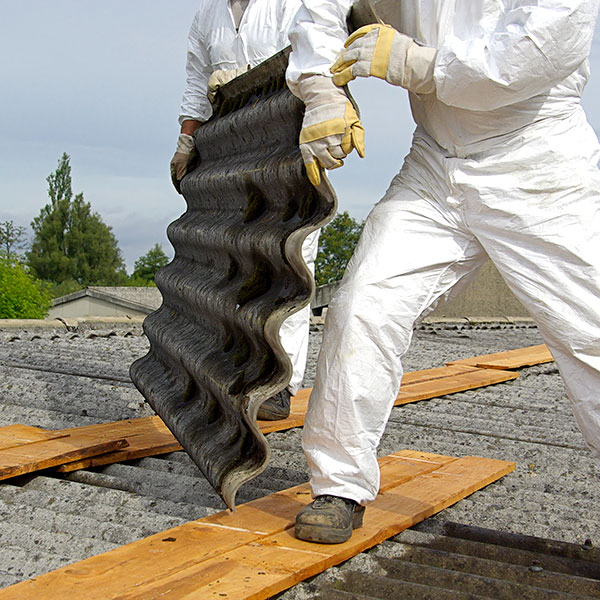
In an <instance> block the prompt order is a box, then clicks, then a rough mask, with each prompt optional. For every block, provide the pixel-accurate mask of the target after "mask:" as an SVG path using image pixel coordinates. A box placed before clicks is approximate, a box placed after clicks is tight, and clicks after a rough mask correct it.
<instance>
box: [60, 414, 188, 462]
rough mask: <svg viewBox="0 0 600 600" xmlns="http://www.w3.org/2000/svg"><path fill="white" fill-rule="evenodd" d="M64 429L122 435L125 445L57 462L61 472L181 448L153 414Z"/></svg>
mask: <svg viewBox="0 0 600 600" xmlns="http://www.w3.org/2000/svg"><path fill="white" fill-rule="evenodd" d="M65 431H70V432H72V434H73V435H76V434H78V433H85V434H87V435H98V436H99V437H100V438H102V439H106V438H111V437H124V438H125V439H126V440H127V441H128V443H129V446H128V447H127V448H125V449H123V450H117V451H115V452H109V453H106V454H102V455H99V456H93V457H90V458H86V459H82V460H78V461H73V462H70V463H67V464H64V465H61V466H60V467H59V468H58V469H57V470H58V471H60V472H62V473H68V472H70V471H76V470H78V469H85V468H88V467H97V466H101V465H108V464H112V463H116V462H122V461H125V460H132V459H135V458H145V457H146V456H154V455H157V454H165V453H167V452H175V451H177V450H182V447H181V445H180V444H179V442H178V441H177V440H176V439H175V438H174V437H173V434H172V433H171V432H170V431H169V429H168V428H167V426H166V425H165V424H164V422H163V421H162V420H161V418H160V417H157V416H153V417H144V418H141V419H130V420H128V421H115V422H112V423H103V424H101V425H87V426H85V427H76V428H73V429H67V430H65Z"/></svg>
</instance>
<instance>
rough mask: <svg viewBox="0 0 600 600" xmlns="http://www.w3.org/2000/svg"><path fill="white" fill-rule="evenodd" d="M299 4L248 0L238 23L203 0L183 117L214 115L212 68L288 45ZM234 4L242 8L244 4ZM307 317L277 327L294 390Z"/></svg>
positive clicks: (227, 9)
mask: <svg viewBox="0 0 600 600" xmlns="http://www.w3.org/2000/svg"><path fill="white" fill-rule="evenodd" d="M299 7H300V0H249V2H248V6H247V7H246V9H245V10H244V12H243V15H242V17H241V21H239V28H236V19H235V17H234V14H233V12H232V7H231V3H230V2H229V1H228V0H202V1H201V2H200V8H199V10H198V12H197V13H196V16H195V17H194V20H193V22H192V26H191V28H190V33H189V37H188V53H187V64H186V72H187V85H186V89H185V92H184V95H183V100H182V104H181V111H180V116H179V123H180V124H181V123H183V121H186V120H196V121H207V120H208V119H209V118H210V117H211V115H212V106H211V104H210V101H209V99H208V95H207V91H208V79H209V77H210V76H211V74H212V73H213V71H216V70H218V69H221V70H224V71H228V70H232V69H241V68H244V67H246V66H249V67H255V66H257V65H258V64H260V63H261V62H263V61H264V60H266V59H267V58H270V57H271V56H273V55H274V54H276V53H277V52H279V51H280V50H283V48H285V47H286V46H289V39H288V30H289V27H290V25H291V23H292V22H293V18H294V15H295V14H296V12H297V11H298V9H299ZM236 8H240V12H241V9H243V4H242V5H241V7H236ZM236 12H237V11H236ZM236 16H239V15H236ZM318 241H319V231H315V232H313V233H311V234H309V235H308V237H307V238H306V240H305V241H304V244H303V245H302V256H303V258H304V261H305V263H306V265H307V267H308V268H309V269H310V271H311V272H312V273H314V265H315V259H316V256H317V249H318ZM309 320H310V307H309V306H307V307H305V308H303V309H302V310H300V311H298V312H297V313H294V314H293V315H291V316H290V317H288V318H287V319H286V320H285V322H284V323H283V325H282V326H281V329H280V332H279V337H280V340H281V344H282V346H283V348H284V350H285V351H286V353H287V355H288V357H289V359H290V361H291V363H292V370H293V372H292V378H291V380H290V383H289V384H288V390H289V392H290V394H292V395H294V394H296V392H297V391H298V389H299V388H300V386H301V384H302V379H303V377H304V370H305V367H306V357H307V353H308V336H309Z"/></svg>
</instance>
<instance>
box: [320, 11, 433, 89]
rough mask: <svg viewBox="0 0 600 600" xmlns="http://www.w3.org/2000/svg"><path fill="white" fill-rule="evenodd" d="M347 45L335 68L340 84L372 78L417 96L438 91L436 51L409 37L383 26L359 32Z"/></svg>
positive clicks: (333, 66)
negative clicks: (434, 71) (356, 79)
mask: <svg viewBox="0 0 600 600" xmlns="http://www.w3.org/2000/svg"><path fill="white" fill-rule="evenodd" d="M344 46H345V48H346V49H345V50H342V52H341V53H340V55H339V57H338V59H337V60H336V61H335V62H334V63H333V65H332V66H331V72H332V73H333V81H334V82H335V84H336V85H339V86H344V85H346V84H347V83H348V82H349V81H351V80H352V79H355V78H356V77H369V76H371V75H372V76H373V77H379V78H380V79H385V80H386V81H387V82H388V83H391V84H393V85H399V86H402V87H403V88H405V89H407V90H409V91H411V92H414V93H416V94H432V93H433V92H435V82H434V80H433V69H434V66H435V55H436V50H435V48H428V47H426V46H419V45H418V44H417V43H416V42H415V41H414V40H413V39H412V38H410V37H408V36H407V35H404V34H403V33H399V32H398V31H396V30H395V29H394V28H393V27H390V26H389V25H383V24H380V23H378V24H376V25H366V26H365V27H361V28H360V29H357V30H356V31H355V32H354V33H353V34H352V35H351V36H350V37H349V38H348V39H347V40H346V43H345V44H344Z"/></svg>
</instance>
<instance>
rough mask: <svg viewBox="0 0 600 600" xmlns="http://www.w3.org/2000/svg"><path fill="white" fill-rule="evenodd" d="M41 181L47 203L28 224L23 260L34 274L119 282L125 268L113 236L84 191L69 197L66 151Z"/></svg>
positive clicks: (88, 281) (82, 282) (82, 283)
mask: <svg viewBox="0 0 600 600" xmlns="http://www.w3.org/2000/svg"><path fill="white" fill-rule="evenodd" d="M46 181H47V182H48V196H49V197H50V202H49V203H48V204H46V205H45V206H44V207H43V208H42V209H41V211H40V214H39V216H38V217H36V218H35V219H34V220H33V221H32V223H31V227H32V229H33V234H34V235H33V242H32V245H31V250H30V251H29V253H28V254H27V259H28V263H29V266H30V268H31V270H32V272H33V274H34V275H35V276H36V277H38V278H39V279H42V280H45V281H49V282H52V283H54V284H62V283H64V282H68V281H74V282H76V283H77V284H79V286H81V287H85V286H87V285H93V284H96V285H98V284H99V285H115V284H118V283H122V282H123V280H124V279H125V278H126V273H125V265H124V263H123V257H122V255H121V250H120V249H119V247H118V244H117V240H116V238H115V236H114V235H113V233H112V229H111V228H110V227H109V226H108V225H106V224H105V223H104V222H103V221H102V218H101V217H100V215H99V214H98V213H95V212H92V208H91V205H90V204H89V202H85V200H84V199H83V193H79V194H77V195H76V196H73V190H72V181H71V165H70V158H69V155H68V154H66V153H65V154H63V155H62V157H61V158H60V160H59V161H58V167H57V169H56V171H54V173H51V174H50V175H49V176H48V178H47V179H46Z"/></svg>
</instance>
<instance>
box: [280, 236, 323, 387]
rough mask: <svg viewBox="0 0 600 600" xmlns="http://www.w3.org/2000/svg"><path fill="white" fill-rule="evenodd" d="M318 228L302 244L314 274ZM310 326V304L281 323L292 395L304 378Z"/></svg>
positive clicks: (305, 257) (306, 259)
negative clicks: (290, 365)
mask: <svg viewBox="0 0 600 600" xmlns="http://www.w3.org/2000/svg"><path fill="white" fill-rule="evenodd" d="M319 233H320V229H318V230H317V231H313V233H310V234H309V235H308V236H307V237H306V239H305V240H304V243H303V244H302V258H304V262H305V263H306V266H307V267H308V269H309V271H310V272H311V273H312V274H313V275H314V272H315V260H316V258H317V250H318V247H319ZM309 327H310V306H305V307H304V308H303V309H301V310H299V311H298V312H297V313H294V314H293V315H291V316H289V317H288V318H287V319H286V320H285V321H284V322H283V324H282V325H281V329H280V330H279V339H280V340H281V345H282V346H283V349H284V350H285V352H286V354H287V355H288V358H289V359H290V362H291V363H292V378H291V380H290V383H289V384H288V388H287V389H288V390H289V392H290V394H291V395H292V396H294V395H295V394H296V393H297V392H298V390H299V389H300V386H301V385H302V380H303V379H304V370H305V369H306V357H307V354H308V335H309Z"/></svg>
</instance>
